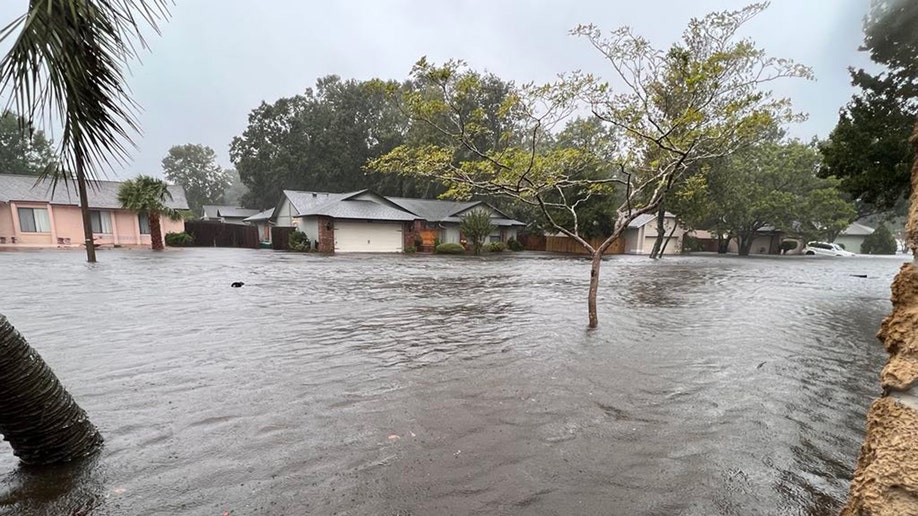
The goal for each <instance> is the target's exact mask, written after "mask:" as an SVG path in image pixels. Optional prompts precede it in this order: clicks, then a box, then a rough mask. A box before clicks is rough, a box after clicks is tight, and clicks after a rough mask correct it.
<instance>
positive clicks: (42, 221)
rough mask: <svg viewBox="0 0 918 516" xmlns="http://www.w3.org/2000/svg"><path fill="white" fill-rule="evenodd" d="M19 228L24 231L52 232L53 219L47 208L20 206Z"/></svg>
mask: <svg viewBox="0 0 918 516" xmlns="http://www.w3.org/2000/svg"><path fill="white" fill-rule="evenodd" d="M19 229H21V230H22V232H23V233H50V232H51V219H49V218H48V210H46V209H45V208H19Z"/></svg>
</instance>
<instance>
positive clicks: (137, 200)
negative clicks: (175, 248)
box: [118, 176, 182, 251]
mask: <svg viewBox="0 0 918 516" xmlns="http://www.w3.org/2000/svg"><path fill="white" fill-rule="evenodd" d="M171 200H172V194H171V193H169V185H167V184H166V182H165V181H163V180H162V179H156V178H155V177H150V176H137V177H136V178H134V179H131V180H129V181H125V182H123V183H121V186H120V187H119V188H118V202H120V203H121V206H122V207H123V208H124V209H127V210H131V211H136V212H137V213H138V214H140V215H146V216H147V219H148V220H149V221H150V241H151V243H152V244H153V250H154V251H157V250H161V249H162V248H163V230H162V227H161V225H160V223H159V221H160V217H169V218H170V219H172V220H182V214H181V213H179V212H178V210H175V209H173V208H170V207H169V206H167V205H166V202H168V201H171Z"/></svg>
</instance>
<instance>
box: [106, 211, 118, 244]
mask: <svg viewBox="0 0 918 516" xmlns="http://www.w3.org/2000/svg"><path fill="white" fill-rule="evenodd" d="M108 216H109V217H110V218H111V219H112V240H113V241H114V243H113V244H112V245H118V222H116V221H117V220H118V212H117V211H114V210H112V211H110V212H108Z"/></svg>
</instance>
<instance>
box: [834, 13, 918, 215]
mask: <svg viewBox="0 0 918 516" xmlns="http://www.w3.org/2000/svg"><path fill="white" fill-rule="evenodd" d="M916 27H918V2H913V1H908V0H896V1H888V0H872V2H871V5H870V10H869V12H868V14H867V17H866V19H865V22H864V47H863V50H866V51H868V52H869V53H870V57H871V59H872V60H873V61H874V62H875V63H877V64H879V65H882V66H883V67H884V70H883V71H881V72H880V73H877V74H871V73H869V72H867V71H865V70H863V69H860V70H853V69H852V70H851V77H852V83H853V84H854V85H855V86H857V87H858V88H859V89H860V91H859V92H858V93H857V94H855V95H854V97H853V98H852V99H851V101H850V102H849V103H848V105H847V106H845V107H844V108H843V109H842V110H841V113H840V115H839V121H838V125H837V126H836V127H835V129H834V130H833V131H832V134H831V135H830V137H829V139H828V140H827V141H826V142H825V143H824V144H823V145H822V146H821V151H822V154H823V156H824V159H825V166H824V168H823V170H822V172H821V175H823V176H826V177H827V176H836V177H838V178H839V179H841V188H842V189H843V190H844V191H845V192H847V193H848V194H849V195H851V197H852V198H853V199H855V200H856V201H857V203H858V211H859V212H860V214H862V215H863V214H867V213H871V212H873V211H884V210H889V209H891V208H893V207H894V206H895V205H896V204H897V203H898V202H899V201H900V200H901V199H903V198H904V197H906V196H907V195H908V192H909V180H910V177H909V171H910V167H911V162H912V158H913V151H912V148H911V146H909V144H908V137H909V135H910V134H911V130H912V126H913V125H914V123H915V117H916V116H918V59H916V56H918V30H916Z"/></svg>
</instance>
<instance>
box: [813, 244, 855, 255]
mask: <svg viewBox="0 0 918 516" xmlns="http://www.w3.org/2000/svg"><path fill="white" fill-rule="evenodd" d="M803 254H808V255H814V254H821V255H824V256H854V253H852V252H851V251H845V250H844V249H842V247H841V246H840V245H838V244H833V243H831V242H807V243H806V247H804V248H803Z"/></svg>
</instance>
